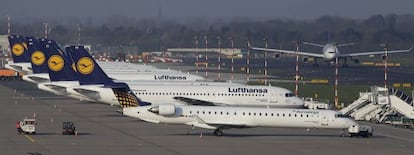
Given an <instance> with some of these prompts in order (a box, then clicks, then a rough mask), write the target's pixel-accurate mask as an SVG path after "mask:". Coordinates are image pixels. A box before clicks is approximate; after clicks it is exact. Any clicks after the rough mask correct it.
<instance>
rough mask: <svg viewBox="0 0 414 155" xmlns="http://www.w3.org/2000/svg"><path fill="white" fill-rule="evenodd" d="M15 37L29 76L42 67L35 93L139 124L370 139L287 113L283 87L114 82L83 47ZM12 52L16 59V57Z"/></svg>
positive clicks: (327, 113) (324, 117)
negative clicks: (336, 132)
mask: <svg viewBox="0 0 414 155" xmlns="http://www.w3.org/2000/svg"><path fill="white" fill-rule="evenodd" d="M16 38H20V39H16ZM21 38H22V37H17V36H10V37H9V39H10V46H11V47H15V46H21V47H23V52H29V55H30V56H31V57H32V59H31V68H32V69H33V71H34V72H35V70H37V69H39V68H41V67H42V65H43V67H46V68H47V71H48V74H49V78H50V82H42V83H38V87H39V88H40V89H42V90H46V91H49V92H53V93H55V94H59V95H66V96H69V97H74V98H78V99H83V100H88V101H97V102H102V103H108V104H111V105H120V106H122V107H123V111H122V112H123V114H125V115H127V116H131V117H136V118H139V119H141V120H144V121H148V122H153V123H172V124H186V125H190V126H194V127H200V128H206V129H214V130H215V131H214V135H216V136H221V135H223V132H222V131H221V130H222V129H227V128H246V127H257V126H264V127H299V128H330V129H340V130H346V129H348V133H350V134H356V135H360V134H362V133H364V135H365V136H368V135H369V134H372V132H368V130H365V131H364V132H361V129H362V128H361V126H360V125H358V124H357V123H356V122H354V121H353V120H352V119H350V118H347V117H345V116H343V115H340V113H338V112H336V111H331V110H304V109H292V108H299V107H303V101H302V100H301V99H299V98H298V97H297V96H295V95H294V94H293V93H292V92H291V91H289V90H287V89H285V88H280V87H274V86H246V85H240V84H229V83H215V84H209V83H207V84H194V83H193V82H189V83H186V84H184V83H183V84H177V83H175V84H168V83H163V84H148V83H147V84H145V83H136V82H131V81H128V80H124V81H122V80H120V81H114V80H113V79H112V78H110V77H109V76H108V75H107V74H106V73H105V71H104V70H103V69H102V68H101V67H100V65H99V64H98V63H97V62H96V61H95V60H94V59H93V58H92V56H91V55H90V54H89V53H88V52H87V51H86V50H85V48H84V47H83V46H69V47H66V48H65V51H63V50H61V49H60V48H59V46H58V45H57V44H56V42H54V41H53V40H47V39H35V38H27V40H23V39H21ZM26 41H27V48H26V47H25V46H24V44H25V42H26ZM18 44H20V45H18ZM14 50H16V48H12V53H13V54H14V55H15V56H16V57H19V56H20V55H22V54H20V55H19V53H22V52H19V51H14ZM17 50H22V49H19V48H17ZM16 53H18V54H16ZM41 59H43V60H41ZM135 74H137V75H138V76H139V75H140V74H141V73H139V72H137V73H135ZM190 83H191V84H190ZM138 97H139V98H138ZM283 108H286V109H283Z"/></svg>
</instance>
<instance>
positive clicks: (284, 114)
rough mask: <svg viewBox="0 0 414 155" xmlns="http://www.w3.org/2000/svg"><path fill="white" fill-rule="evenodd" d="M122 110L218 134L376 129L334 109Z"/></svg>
mask: <svg viewBox="0 0 414 155" xmlns="http://www.w3.org/2000/svg"><path fill="white" fill-rule="evenodd" d="M122 113H123V114H124V115H126V116H130V117H135V118H138V119H141V120H144V121H146V122H151V123H165V124H185V125H190V126H193V127H199V128H204V129H211V130H214V132H213V134H214V135H215V136H222V135H223V132H222V130H223V129H230V128H252V127H285V128H305V129H306V128H307V129H309V128H320V129H339V130H343V131H345V130H348V133H349V134H350V135H351V136H358V135H360V136H364V137H368V136H372V130H364V131H362V128H361V126H360V125H358V124H357V123H356V122H355V121H353V120H352V119H350V118H349V117H348V116H345V115H342V114H340V113H339V112H336V111H332V110H309V109H280V108H252V107H227V106H189V105H172V104H162V105H147V106H140V107H128V108H123V110H122ZM365 128H366V129H368V128H370V127H365ZM344 133H345V132H344Z"/></svg>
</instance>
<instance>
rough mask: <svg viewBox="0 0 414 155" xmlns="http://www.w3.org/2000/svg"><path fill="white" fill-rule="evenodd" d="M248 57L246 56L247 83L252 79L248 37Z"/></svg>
mask: <svg viewBox="0 0 414 155" xmlns="http://www.w3.org/2000/svg"><path fill="white" fill-rule="evenodd" d="M246 42H247V58H246V83H249V81H250V42H249V39H247V41H246Z"/></svg>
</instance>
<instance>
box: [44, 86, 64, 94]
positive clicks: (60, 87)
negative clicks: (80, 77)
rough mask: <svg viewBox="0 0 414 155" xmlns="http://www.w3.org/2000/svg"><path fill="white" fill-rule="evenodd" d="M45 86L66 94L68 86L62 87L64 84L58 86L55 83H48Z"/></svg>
mask: <svg viewBox="0 0 414 155" xmlns="http://www.w3.org/2000/svg"><path fill="white" fill-rule="evenodd" d="M45 86H46V87H48V88H50V89H53V90H55V91H57V92H59V93H61V94H59V95H62V94H66V87H62V86H58V85H54V84H46V85H45Z"/></svg>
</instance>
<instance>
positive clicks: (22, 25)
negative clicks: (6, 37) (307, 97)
mask: <svg viewBox="0 0 414 155" xmlns="http://www.w3.org/2000/svg"><path fill="white" fill-rule="evenodd" d="M6 22H7V21H2V20H0V25H3V26H0V27H3V28H1V29H0V33H1V34H6V33H7V28H5V27H7V26H6V25H7V23H6ZM44 22H45V20H41V19H34V20H32V21H30V22H21V21H20V22H16V23H12V33H14V34H22V35H27V36H37V37H43V36H44ZM48 26H49V38H51V39H54V40H56V41H58V42H60V43H63V44H75V43H77V42H78V37H79V36H78V31H79V28H80V42H81V43H82V44H90V45H92V47H93V49H95V50H98V51H114V50H115V51H118V52H119V51H120V50H122V52H131V53H134V52H142V51H163V50H166V48H177V47H195V40H196V39H198V41H199V47H200V48H205V39H206V38H207V41H208V47H217V45H218V37H220V42H221V46H222V47H230V41H231V40H232V41H234V47H237V48H246V41H247V40H249V41H250V43H252V44H253V45H255V46H261V47H263V46H264V40H265V39H266V40H267V41H268V43H269V47H272V48H282V49H295V46H294V45H293V43H292V42H294V41H300V42H302V41H306V42H312V43H319V44H325V43H328V42H334V43H339V44H342V43H356V45H355V46H352V47H346V50H352V51H354V52H356V51H372V50H379V49H381V47H380V46H379V44H381V43H383V42H386V43H387V44H388V45H389V46H390V48H391V49H399V48H409V47H410V46H412V45H413V40H414V29H413V27H414V16H412V15H396V14H388V15H374V16H371V17H369V18H367V19H349V18H343V17H336V16H323V17H320V18H317V19H314V20H302V21H295V20H288V19H273V20H266V21H255V20H250V19H232V20H216V21H209V20H206V19H197V20H192V21H188V22H176V21H173V20H166V19H164V20H161V19H134V18H130V17H125V16H116V15H115V16H111V17H107V18H105V19H104V20H100V21H94V19H92V18H70V19H54V20H48ZM304 48H305V47H304ZM306 48H308V47H306ZM309 49H311V48H309Z"/></svg>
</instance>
